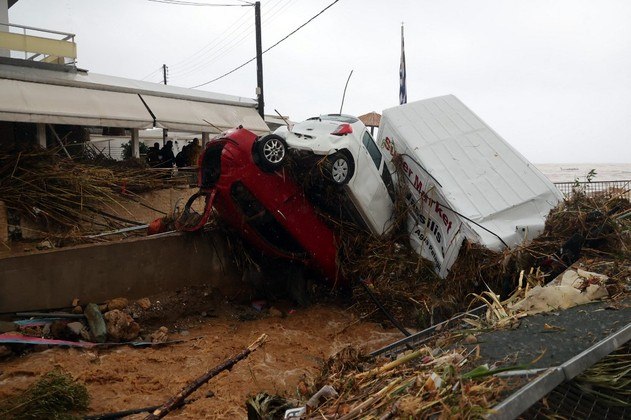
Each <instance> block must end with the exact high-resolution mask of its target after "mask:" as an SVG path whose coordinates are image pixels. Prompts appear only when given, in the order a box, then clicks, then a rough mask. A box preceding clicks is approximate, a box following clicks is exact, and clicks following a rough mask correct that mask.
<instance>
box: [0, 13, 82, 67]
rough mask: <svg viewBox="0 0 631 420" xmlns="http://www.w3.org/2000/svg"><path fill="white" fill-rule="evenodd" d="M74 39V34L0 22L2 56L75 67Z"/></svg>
mask: <svg viewBox="0 0 631 420" xmlns="http://www.w3.org/2000/svg"><path fill="white" fill-rule="evenodd" d="M74 38H75V35H74V34H70V33H66V32H59V31H52V30H49V29H42V28H34V27H31V26H24V25H15V24H7V23H1V22H0V56H2V55H4V56H6V57H11V58H23V59H24V60H29V61H40V62H46V63H56V64H71V65H74V63H75V61H76V59H77V45H76V44H75V41H74ZM2 52H4V54H2Z"/></svg>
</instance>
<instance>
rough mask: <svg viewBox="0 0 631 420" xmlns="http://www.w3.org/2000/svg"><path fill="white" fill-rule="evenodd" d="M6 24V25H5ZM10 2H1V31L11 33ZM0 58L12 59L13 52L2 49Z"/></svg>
mask: <svg viewBox="0 0 631 420" xmlns="http://www.w3.org/2000/svg"><path fill="white" fill-rule="evenodd" d="M3 24H4V25H3ZM8 24H9V1H8V0H0V31H2V32H9V27H8V26H6V25H8ZM0 57H11V52H10V51H9V50H7V49H6V48H0Z"/></svg>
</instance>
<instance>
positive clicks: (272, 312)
mask: <svg viewBox="0 0 631 420" xmlns="http://www.w3.org/2000/svg"><path fill="white" fill-rule="evenodd" d="M269 314H270V316H273V317H276V318H282V317H283V313H282V312H281V311H280V310H279V309H276V308H275V307H273V306H272V307H271V308H269Z"/></svg>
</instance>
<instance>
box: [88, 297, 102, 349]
mask: <svg viewBox="0 0 631 420" xmlns="http://www.w3.org/2000/svg"><path fill="white" fill-rule="evenodd" d="M84 313H85V317H86V318H87V319H88V326H89V327H90V334H91V336H92V338H93V339H94V341H96V342H97V343H105V339H106V338H107V327H106V326H105V320H104V319H103V315H102V314H101V311H100V310H99V307H98V306H97V304H96V303H88V305H87V306H86V307H85V311H84Z"/></svg>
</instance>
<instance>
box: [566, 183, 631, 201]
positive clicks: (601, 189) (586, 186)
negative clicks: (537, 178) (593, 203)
mask: <svg viewBox="0 0 631 420" xmlns="http://www.w3.org/2000/svg"><path fill="white" fill-rule="evenodd" d="M554 185H556V186H557V188H558V189H559V191H561V192H562V193H563V195H564V196H565V197H568V198H569V197H571V196H572V195H574V194H576V193H581V194H585V195H588V196H595V195H611V196H612V197H622V198H627V199H629V200H631V180H620V181H592V182H555V183H554Z"/></svg>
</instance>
